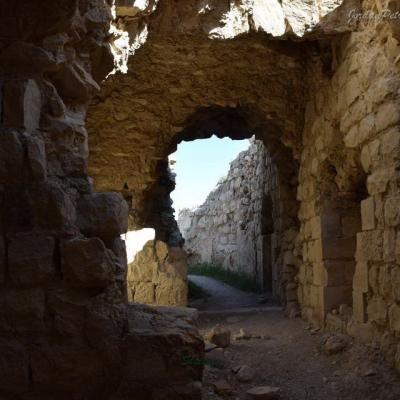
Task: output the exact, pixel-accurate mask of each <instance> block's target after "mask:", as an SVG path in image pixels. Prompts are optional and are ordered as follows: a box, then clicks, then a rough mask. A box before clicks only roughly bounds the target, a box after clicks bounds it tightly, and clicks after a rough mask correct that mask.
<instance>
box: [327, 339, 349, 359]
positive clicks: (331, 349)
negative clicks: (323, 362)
mask: <svg viewBox="0 0 400 400" xmlns="http://www.w3.org/2000/svg"><path fill="white" fill-rule="evenodd" d="M349 342H350V341H349V338H348V337H347V336H345V335H339V334H336V335H332V336H330V337H328V339H327V340H326V341H325V343H324V351H325V353H326V354H327V355H332V354H337V353H340V352H342V351H343V350H345V349H346V347H348V345H349Z"/></svg>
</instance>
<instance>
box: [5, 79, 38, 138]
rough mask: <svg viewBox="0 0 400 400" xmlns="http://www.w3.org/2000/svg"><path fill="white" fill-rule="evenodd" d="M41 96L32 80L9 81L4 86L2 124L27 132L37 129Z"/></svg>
mask: <svg viewBox="0 0 400 400" xmlns="http://www.w3.org/2000/svg"><path fill="white" fill-rule="evenodd" d="M41 108H42V95H41V92H40V88H39V87H38V85H37V84H36V82H35V81H34V80H33V79H28V80H22V81H21V80H10V81H8V82H7V83H6V84H5V85H4V93H3V124H4V125H5V126H6V127H9V128H22V129H25V130H27V131H28V132H32V131H35V130H36V129H38V128H39V122H40V111H41Z"/></svg>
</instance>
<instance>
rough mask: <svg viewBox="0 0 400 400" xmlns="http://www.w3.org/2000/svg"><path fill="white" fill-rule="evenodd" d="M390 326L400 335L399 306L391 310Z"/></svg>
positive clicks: (394, 306)
mask: <svg viewBox="0 0 400 400" xmlns="http://www.w3.org/2000/svg"><path fill="white" fill-rule="evenodd" d="M389 326H390V329H391V331H392V332H394V333H395V334H396V335H398V334H400V307H399V306H398V305H397V304H392V305H391V306H390V308H389Z"/></svg>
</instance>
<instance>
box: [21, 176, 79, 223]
mask: <svg viewBox="0 0 400 400" xmlns="http://www.w3.org/2000/svg"><path fill="white" fill-rule="evenodd" d="M29 195H30V204H31V205H32V212H33V221H34V223H35V225H37V226H40V227H45V228H50V229H62V230H70V229H71V228H72V227H74V224H75V220H76V209H75V204H74V201H73V200H74V196H75V191H73V190H69V189H66V188H65V187H63V186H62V185H61V184H59V183H58V182H55V181H46V182H45V183H41V184H37V185H35V186H34V187H33V188H32V189H31V190H30V191H29Z"/></svg>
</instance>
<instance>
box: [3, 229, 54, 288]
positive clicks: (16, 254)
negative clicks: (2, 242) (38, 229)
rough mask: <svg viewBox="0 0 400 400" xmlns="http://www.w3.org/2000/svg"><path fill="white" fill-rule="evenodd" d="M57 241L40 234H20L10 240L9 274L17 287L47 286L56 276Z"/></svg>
mask: <svg viewBox="0 0 400 400" xmlns="http://www.w3.org/2000/svg"><path fill="white" fill-rule="evenodd" d="M54 250H55V241H54V239H53V238H52V237H47V236H41V235H40V234H35V233H32V234H31V233H30V234H18V235H13V236H11V237H10V238H9V246H8V272H9V275H10V278H11V280H12V282H13V283H14V284H15V285H16V286H21V287H31V286H39V285H45V284H46V283H48V281H49V280H51V279H52V278H53V277H54V276H55V274H56V271H55V267H54Z"/></svg>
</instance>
